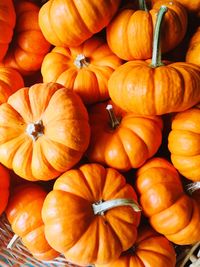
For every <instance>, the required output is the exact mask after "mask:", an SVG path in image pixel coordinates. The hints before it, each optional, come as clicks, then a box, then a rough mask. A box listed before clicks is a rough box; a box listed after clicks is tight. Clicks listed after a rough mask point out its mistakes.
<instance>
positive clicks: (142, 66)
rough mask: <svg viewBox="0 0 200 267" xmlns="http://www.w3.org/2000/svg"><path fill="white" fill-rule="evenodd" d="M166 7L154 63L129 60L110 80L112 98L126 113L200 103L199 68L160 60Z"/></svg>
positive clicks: (157, 112)
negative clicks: (160, 38) (161, 34)
mask: <svg viewBox="0 0 200 267" xmlns="http://www.w3.org/2000/svg"><path fill="white" fill-rule="evenodd" d="M166 10H167V7H165V6H162V7H161V8H160V11H159V13H158V17H157V18H158V19H157V23H156V29H155V34H154V49H153V55H152V60H151V62H149V61H142V60H135V61H134V60H133V61H129V62H127V63H125V64H123V65H121V66H120V67H118V68H117V69H116V70H115V71H114V72H113V73H112V75H111V77H110V79H109V81H108V91H109V95H110V97H111V99H112V101H113V102H114V103H115V104H116V105H118V106H119V107H120V108H122V109H124V110H125V111H127V112H135V113H138V114H144V115H162V114H166V113H171V112H180V111H183V110H186V109H188V108H190V107H192V106H194V105H195V104H197V103H198V102H200V67H199V66H197V65H194V64H191V63H185V62H175V63H171V64H169V62H167V63H166V65H163V64H164V63H163V62H162V61H161V51H160V49H159V36H160V30H161V27H160V26H161V22H162V18H163V16H164V14H165V12H166Z"/></svg>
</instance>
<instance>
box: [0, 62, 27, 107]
mask: <svg viewBox="0 0 200 267" xmlns="http://www.w3.org/2000/svg"><path fill="white" fill-rule="evenodd" d="M22 87H24V80H23V78H22V76H21V75H20V73H19V72H18V71H16V70H15V69H12V68H9V67H4V66H0V104H2V103H4V102H6V101H7V100H8V97H9V96H10V95H11V94H13V93H14V92H16V91H17V90H18V89H20V88H22Z"/></svg>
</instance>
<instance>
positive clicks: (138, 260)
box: [95, 226, 176, 267]
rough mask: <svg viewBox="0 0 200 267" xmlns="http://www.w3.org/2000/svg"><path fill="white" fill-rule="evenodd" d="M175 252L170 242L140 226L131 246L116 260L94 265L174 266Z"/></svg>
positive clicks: (109, 266)
mask: <svg viewBox="0 0 200 267" xmlns="http://www.w3.org/2000/svg"><path fill="white" fill-rule="evenodd" d="M175 265H176V254H175V251H174V248H173V246H172V244H170V242H169V241H168V240H167V239H166V238H165V237H164V236H162V235H160V234H158V233H157V232H156V231H154V230H153V229H152V228H150V227H148V226H146V227H144V226H142V227H140V229H139V231H138V237H137V240H136V242H135V244H134V246H133V247H131V248H130V249H129V250H128V251H125V252H124V253H122V255H121V256H120V257H119V259H117V260H116V261H113V262H111V263H108V264H104V265H95V266H96V267H144V266H148V267H155V266H159V267H175Z"/></svg>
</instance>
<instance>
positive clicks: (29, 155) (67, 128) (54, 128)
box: [0, 83, 90, 181]
mask: <svg viewBox="0 0 200 267" xmlns="http://www.w3.org/2000/svg"><path fill="white" fill-rule="evenodd" d="M89 138H90V127H89V122H88V113H87V110H86V108H85V106H84V104H83V102H82V101H81V99H80V97H79V96H78V95H77V94H75V93H74V92H73V91H71V90H68V89H66V88H65V87H63V86H62V85H59V84H56V83H40V84H35V85H33V86H31V87H30V88H28V87H26V88H22V89H20V90H18V91H17V92H16V93H14V94H12V95H11V96H10V97H9V98H8V102H6V103H3V104H2V105H1V106H0V162H1V163H2V164H3V165H5V166H7V167H8V168H10V169H13V170H14V172H15V173H16V174H17V175H19V176H20V177H23V178H25V179H28V180H32V181H34V180H50V179H53V178H55V177H56V176H58V175H59V174H60V173H62V172H64V171H66V170H68V169H70V168H71V167H72V166H73V165H74V164H76V163H77V162H78V161H79V160H80V159H81V157H82V155H83V153H84V152H85V150H86V149H87V147H88V144H89Z"/></svg>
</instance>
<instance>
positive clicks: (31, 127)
mask: <svg viewBox="0 0 200 267" xmlns="http://www.w3.org/2000/svg"><path fill="white" fill-rule="evenodd" d="M26 132H27V133H28V134H29V135H30V137H31V138H32V139H33V141H36V140H37V139H38V138H39V137H40V136H42V135H43V134H44V125H43V122H42V120H39V121H36V122H34V123H29V124H28V126H27V128H26Z"/></svg>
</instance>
